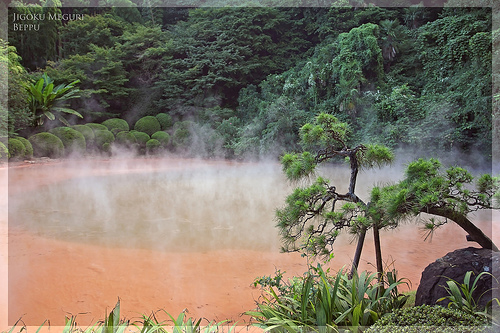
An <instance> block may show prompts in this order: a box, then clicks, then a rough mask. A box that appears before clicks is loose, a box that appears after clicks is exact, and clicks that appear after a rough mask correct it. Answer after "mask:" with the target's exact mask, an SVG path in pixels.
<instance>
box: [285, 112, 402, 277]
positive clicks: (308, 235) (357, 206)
mask: <svg viewBox="0 0 500 333" xmlns="http://www.w3.org/2000/svg"><path fill="white" fill-rule="evenodd" d="M351 134H352V133H351V129H350V128H349V126H348V124H347V123H343V122H340V121H339V120H338V119H337V118H336V117H334V116H333V115H329V114H325V113H322V114H319V115H318V116H317V117H316V119H315V121H314V123H307V124H305V125H304V126H302V128H301V129H300V137H301V140H302V141H301V142H302V144H303V145H304V147H305V148H306V150H304V151H303V152H302V153H300V154H293V153H290V154H285V155H284V156H283V157H282V159H281V163H282V166H283V171H284V173H285V175H286V176H287V178H288V179H289V180H292V181H302V182H305V181H306V180H307V179H310V177H311V176H312V175H314V173H315V172H316V168H317V166H318V165H320V164H322V163H326V162H329V161H331V160H334V159H347V160H348V161H349V166H350V171H351V172H350V177H349V186H348V189H347V191H346V192H342V190H341V189H340V188H337V186H336V185H334V184H330V180H328V179H326V178H324V177H318V178H317V179H316V180H315V181H314V182H313V183H312V184H310V185H309V186H307V187H298V188H296V189H295V190H294V191H293V193H292V194H290V195H289V196H288V197H287V198H286V204H285V206H284V207H283V208H282V209H278V210H277V212H276V216H277V220H278V224H277V227H278V229H279V231H280V234H281V236H282V240H283V248H282V250H283V251H286V252H289V251H303V252H306V253H309V254H313V255H328V254H330V253H331V252H332V251H333V244H334V241H335V239H336V238H337V236H338V235H339V233H340V231H341V230H343V229H350V230H351V232H353V233H355V234H358V235H359V238H358V247H357V249H356V253H355V257H354V262H353V270H355V269H356V268H357V266H358V264H359V260H360V256H361V249H362V247H363V242H364V238H365V234H366V230H367V229H368V228H370V227H371V226H372V225H373V224H372V222H373V221H372V220H371V218H370V216H369V214H368V213H369V210H368V205H367V203H366V202H365V201H363V200H362V199H361V198H360V197H359V196H358V195H357V194H356V182H357V177H358V172H359V170H360V168H361V167H373V166H375V165H383V164H386V163H390V162H391V161H392V160H393V158H394V155H393V154H392V152H391V151H390V150H389V149H388V148H386V147H384V146H380V145H366V146H365V145H362V144H359V145H356V146H354V147H352V146H350V145H349V137H350V136H351ZM311 150H312V151H315V152H311ZM373 227H374V231H375V232H374V237H375V244H376V246H377V248H376V253H377V270H378V271H379V272H382V259H381V250H380V240H379V239H378V225H374V226H373Z"/></svg>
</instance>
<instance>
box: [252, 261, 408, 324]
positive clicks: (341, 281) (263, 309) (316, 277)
mask: <svg viewBox="0 0 500 333" xmlns="http://www.w3.org/2000/svg"><path fill="white" fill-rule="evenodd" d="M383 281H384V285H383V289H382V292H381V289H380V284H379V283H378V282H377V274H376V273H368V272H366V271H362V272H355V273H354V274H353V275H352V276H350V274H349V273H348V272H344V271H343V270H341V271H339V272H337V273H336V274H335V275H330V274H329V270H327V271H326V272H325V271H324V270H323V268H322V266H321V265H320V264H318V265H317V267H314V266H312V265H310V266H309V271H308V273H307V275H304V276H303V277H294V278H292V279H289V280H288V282H286V281H284V279H283V276H282V274H281V272H279V271H278V275H277V276H276V277H275V278H266V277H263V278H259V279H258V280H257V281H256V282H255V283H254V284H255V285H257V284H261V285H262V286H263V287H264V288H265V289H264V290H265V291H266V295H264V296H263V297H262V299H263V301H261V302H260V303H258V304H257V306H258V308H257V310H255V311H248V312H246V314H247V315H250V316H251V317H253V319H255V320H256V321H257V322H258V323H259V326H260V327H261V328H266V330H269V329H271V328H277V330H283V331H286V330H288V328H290V324H293V327H303V328H304V331H309V330H311V331H315V329H314V328H317V327H325V328H331V327H335V326H370V325H373V324H374V323H375V322H376V321H377V320H378V319H379V318H381V317H382V316H383V315H385V314H386V313H390V312H391V311H392V310H393V309H395V308H401V307H402V306H403V304H404V303H405V302H406V300H407V297H406V296H405V295H402V294H400V293H399V291H398V286H399V285H400V284H405V283H406V282H404V279H397V278H396V272H395V271H394V270H393V271H392V272H387V274H385V275H384V277H383ZM292 331H293V330H292Z"/></svg>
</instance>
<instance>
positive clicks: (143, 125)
mask: <svg viewBox="0 0 500 333" xmlns="http://www.w3.org/2000/svg"><path fill="white" fill-rule="evenodd" d="M134 129H135V130H136V131H139V132H144V133H146V134H148V135H153V133H155V132H158V131H160V130H161V126H160V122H159V121H158V119H156V117H154V116H146V117H142V118H141V119H139V120H138V121H137V122H136V123H135V126H134Z"/></svg>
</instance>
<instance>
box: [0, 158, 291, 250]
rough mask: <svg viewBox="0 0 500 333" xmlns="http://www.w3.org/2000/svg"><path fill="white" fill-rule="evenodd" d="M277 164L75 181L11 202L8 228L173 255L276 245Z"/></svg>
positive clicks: (282, 187)
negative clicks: (182, 252) (186, 252)
mask: <svg viewBox="0 0 500 333" xmlns="http://www.w3.org/2000/svg"><path fill="white" fill-rule="evenodd" d="M280 172H281V171H280V168H279V166H277V165H259V166H256V165H239V166H237V167H234V166H233V167H229V166H227V165H225V164H221V165H219V166H214V167H210V166H206V167H203V168H201V169H195V170H193V169H190V168H189V167H186V168H185V169H183V170H165V171H161V172H155V171H153V172H147V173H137V172H136V173H125V174H111V175H106V176H85V177H76V178H71V179H68V180H63V181H60V182H55V183H50V184H47V185H44V186H40V187H38V188H37V189H36V190H34V191H30V192H29V193H19V194H16V195H11V196H10V197H9V225H10V227H21V228H23V229H26V230H29V231H30V232H32V233H35V234H37V235H41V236H44V237H51V238H57V239H62V240H66V241H72V242H82V243H93V244H99V245H105V246H112V247H138V248H152V249H162V250H167V251H193V250H194V251H206V250H211V249H221V248H237V249H241V248H243V249H270V247H275V246H277V240H278V237H277V231H276V228H275V226H274V209H275V208H276V207H278V206H280V205H282V204H283V202H284V198H285V195H286V187H287V185H286V182H285V181H284V179H282V177H281V175H280Z"/></svg>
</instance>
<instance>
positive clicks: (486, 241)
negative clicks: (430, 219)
mask: <svg viewBox="0 0 500 333" xmlns="http://www.w3.org/2000/svg"><path fill="white" fill-rule="evenodd" d="M422 212H423V213H429V214H433V215H438V216H442V217H446V218H448V219H450V220H452V221H453V222H455V223H456V224H458V225H459V226H460V227H461V228H462V229H464V230H465V231H466V232H468V233H469V235H470V237H471V238H472V239H473V240H474V241H475V242H476V243H478V244H479V245H481V246H482V247H483V248H485V249H488V250H492V251H495V252H499V250H498V247H497V246H496V245H495V244H494V243H493V241H492V240H491V239H490V238H489V237H488V236H486V235H485V234H484V233H483V232H482V231H481V229H479V228H478V227H476V225H475V224H474V223H472V222H471V221H470V220H469V219H468V218H467V217H466V216H464V215H463V214H460V213H457V212H455V211H453V210H451V209H445V208H430V209H428V210H427V209H426V210H423V209H422Z"/></svg>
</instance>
